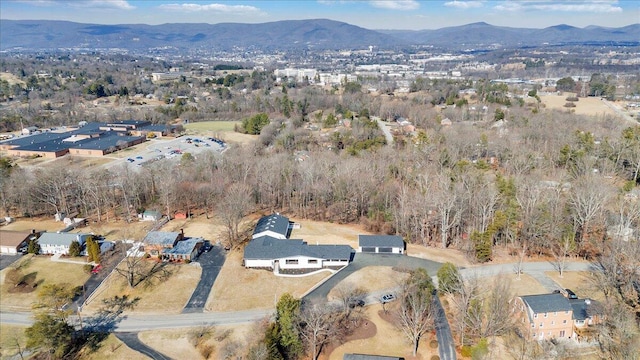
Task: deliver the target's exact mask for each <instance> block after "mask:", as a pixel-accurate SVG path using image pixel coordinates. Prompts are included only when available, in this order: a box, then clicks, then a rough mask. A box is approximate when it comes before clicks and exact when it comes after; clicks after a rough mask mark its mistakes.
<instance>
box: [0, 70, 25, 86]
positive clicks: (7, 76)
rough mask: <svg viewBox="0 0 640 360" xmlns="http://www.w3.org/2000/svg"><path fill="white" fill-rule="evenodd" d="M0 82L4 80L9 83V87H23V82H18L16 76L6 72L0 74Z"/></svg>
mask: <svg viewBox="0 0 640 360" xmlns="http://www.w3.org/2000/svg"><path fill="white" fill-rule="evenodd" d="M0 80H4V81H6V82H8V83H9V85H10V86H13V85H15V84H20V85H25V83H24V81H22V80H20V79H19V78H18V77H17V76H15V75H13V74H12V73H8V72H0Z"/></svg>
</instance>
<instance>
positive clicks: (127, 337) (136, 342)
mask: <svg viewBox="0 0 640 360" xmlns="http://www.w3.org/2000/svg"><path fill="white" fill-rule="evenodd" d="M115 335H116V337H117V338H118V339H119V340H120V341H122V342H123V343H124V344H125V345H127V346H128V347H129V348H131V350H135V351H137V352H139V353H141V354H144V355H146V356H148V357H150V358H152V359H154V360H171V358H170V357H168V356H166V355H164V354H162V353H159V352H157V351H155V350H153V349H152V348H150V347H148V346H147V345H145V344H143V343H142V341H140V339H139V338H138V333H135V332H122V333H115Z"/></svg>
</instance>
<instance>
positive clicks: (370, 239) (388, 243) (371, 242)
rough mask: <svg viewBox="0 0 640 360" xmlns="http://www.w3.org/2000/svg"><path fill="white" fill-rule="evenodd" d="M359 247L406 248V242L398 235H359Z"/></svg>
mask: <svg viewBox="0 0 640 360" xmlns="http://www.w3.org/2000/svg"><path fill="white" fill-rule="evenodd" d="M358 245H360V246H365V247H370V246H375V247H396V248H404V240H402V237H401V236H398V235H358Z"/></svg>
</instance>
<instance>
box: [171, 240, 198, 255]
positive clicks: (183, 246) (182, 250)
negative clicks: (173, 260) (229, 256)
mask: <svg viewBox="0 0 640 360" xmlns="http://www.w3.org/2000/svg"><path fill="white" fill-rule="evenodd" d="M201 242H204V239H203V238H189V239H186V240H181V241H178V243H177V244H176V246H174V247H173V249H168V250H165V251H164V252H163V253H164V254H171V255H189V254H191V253H192V252H193V249H194V248H195V247H196V245H198V243H201Z"/></svg>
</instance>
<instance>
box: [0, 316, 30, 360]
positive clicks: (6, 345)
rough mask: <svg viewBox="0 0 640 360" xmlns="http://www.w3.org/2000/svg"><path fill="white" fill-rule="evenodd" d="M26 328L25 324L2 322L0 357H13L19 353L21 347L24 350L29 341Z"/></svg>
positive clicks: (0, 328)
mask: <svg viewBox="0 0 640 360" xmlns="http://www.w3.org/2000/svg"><path fill="white" fill-rule="evenodd" d="M25 329H26V327H24V326H16V325H7V324H0V359H10V358H12V356H14V355H17V354H18V352H19V350H18V349H19V348H21V349H22V350H23V351H24V349H25V344H26V342H27V337H26V335H25V334H24V330H25ZM18 345H19V346H18ZM17 358H19V355H18V357H17Z"/></svg>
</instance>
